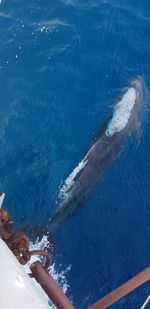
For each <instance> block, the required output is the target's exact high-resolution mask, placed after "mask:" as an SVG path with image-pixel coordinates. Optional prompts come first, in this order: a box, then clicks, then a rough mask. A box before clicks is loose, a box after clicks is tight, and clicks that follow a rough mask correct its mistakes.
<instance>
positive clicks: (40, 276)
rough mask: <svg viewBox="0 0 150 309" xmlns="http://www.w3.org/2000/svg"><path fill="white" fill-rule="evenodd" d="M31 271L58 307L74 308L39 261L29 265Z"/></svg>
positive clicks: (59, 308)
mask: <svg viewBox="0 0 150 309" xmlns="http://www.w3.org/2000/svg"><path fill="white" fill-rule="evenodd" d="M31 271H32V274H33V276H34V278H35V279H36V280H37V282H38V283H39V284H40V285H41V287H42V288H43V290H44V291H45V293H46V294H47V295H48V297H49V298H50V299H51V301H52V302H53V304H54V305H55V306H56V307H57V308H58V309H75V308H74V306H73V305H72V303H71V302H70V300H69V299H68V298H67V296H66V295H65V294H64V293H63V291H62V290H61V288H60V287H59V285H58V284H57V283H56V282H55V280H54V279H53V278H52V276H51V275H50V274H49V273H48V271H47V270H46V269H45V268H44V267H43V265H42V264H41V263H40V262H39V261H37V262H35V263H33V264H32V265H31Z"/></svg>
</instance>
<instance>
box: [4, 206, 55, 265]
mask: <svg viewBox="0 0 150 309" xmlns="http://www.w3.org/2000/svg"><path fill="white" fill-rule="evenodd" d="M0 236H1V237H2V239H3V240H4V241H5V243H6V244H7V246H8V247H9V249H10V250H11V251H12V252H13V254H14V255H15V256H16V258H17V260H18V261H19V262H20V264H22V265H25V264H26V263H27V262H29V261H30V259H31V256H33V255H42V256H44V257H45V258H46V261H45V264H44V268H45V269H47V268H48V267H49V265H50V262H51V257H50V256H49V254H48V252H46V251H44V250H34V251H29V244H30V239H29V238H28V237H27V236H26V235H25V234H24V233H22V232H20V231H16V230H15V228H14V224H13V221H12V220H11V217H10V215H9V213H8V211H7V210H6V209H5V208H1V209H0Z"/></svg>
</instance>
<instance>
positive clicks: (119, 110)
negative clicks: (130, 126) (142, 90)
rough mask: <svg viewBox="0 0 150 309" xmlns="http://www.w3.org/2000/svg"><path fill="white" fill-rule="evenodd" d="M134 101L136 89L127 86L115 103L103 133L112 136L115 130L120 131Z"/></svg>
mask: <svg viewBox="0 0 150 309" xmlns="http://www.w3.org/2000/svg"><path fill="white" fill-rule="evenodd" d="M135 101H136V91H135V89H134V88H133V87H131V88H129V89H128V90H127V92H126V93H125V94H124V95H123V97H122V98H121V100H120V101H119V102H118V103H117V104H116V105H115V108H114V112H113V118H112V119H111V120H110V122H109V123H108V126H107V129H106V132H105V134H106V135H107V136H112V135H113V134H114V133H116V132H120V131H122V130H123V129H124V128H125V126H126V124H127V123H128V120H129V118H130V115H131V111H132V109H133V107H134V104H135Z"/></svg>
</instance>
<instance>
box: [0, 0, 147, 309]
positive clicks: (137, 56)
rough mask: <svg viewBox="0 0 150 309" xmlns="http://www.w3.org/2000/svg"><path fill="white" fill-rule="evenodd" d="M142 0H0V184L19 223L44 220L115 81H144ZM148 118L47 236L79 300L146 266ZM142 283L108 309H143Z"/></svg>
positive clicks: (79, 303)
mask: <svg viewBox="0 0 150 309" xmlns="http://www.w3.org/2000/svg"><path fill="white" fill-rule="evenodd" d="M149 11H150V3H149V1H148V0H147V1H146V0H137V1H135V0H130V1H129V0H126V1H125V0H122V1H119V0H110V1H108V0H99V1H98V0H86V1H83V0H55V1H53V0H49V1H48V0H43V1H39V0H37V1H35V0H30V1H29V0H26V1H22V0H13V1H10V0H2V1H1V4H0V29H1V34H0V46H1V48H0V110H1V112H0V190H1V191H4V192H6V197H7V198H6V201H5V207H7V208H8V209H9V211H10V213H11V214H12V216H13V218H14V220H15V222H16V223H17V225H18V226H21V225H22V224H24V223H25V222H27V221H28V220H30V221H32V222H34V223H43V222H45V221H47V220H48V218H49V216H50V214H51V213H52V212H53V211H54V210H55V208H56V200H57V194H58V188H59V186H60V184H61V183H62V182H63V181H64V180H65V178H66V177H67V176H68V175H69V173H70V172H71V171H72V170H73V168H74V167H75V166H76V165H77V164H78V162H79V161H80V160H81V159H82V157H83V155H84V153H85V151H86V150H87V147H88V145H89V143H90V141H91V140H92V138H93V136H94V134H95V132H96V131H97V129H98V128H99V126H100V124H101V123H102V121H103V120H104V118H105V116H106V115H107V113H108V111H109V109H110V106H111V104H112V103H113V102H114V101H115V100H116V98H117V97H118V96H119V94H120V92H121V90H122V88H123V87H125V86H127V85H128V84H129V82H130V80H131V79H132V78H134V77H136V76H137V75H142V76H143V77H144V79H145V82H146V85H147V88H148V89H150V76H149V73H150V62H149V58H150V17H149ZM149 119H150V114H149V102H147V103H146V108H145V111H144V114H143V116H142V121H141V130H142V132H141V139H140V143H138V142H137V140H136V138H135V137H134V136H133V137H132V138H130V139H129V141H128V143H127V144H126V145H125V147H124V149H123V151H122V153H121V154H120V157H119V158H118V160H117V162H116V163H115V165H114V166H113V167H112V168H111V169H110V170H109V172H108V173H107V176H106V177H105V178H104V181H103V182H102V183H101V184H100V186H99V187H98V188H97V190H96V192H95V194H93V196H91V198H90V199H89V200H88V202H87V203H86V205H85V206H84V207H83V208H82V209H80V210H79V211H78V213H76V215H75V216H74V217H72V218H71V219H70V220H69V221H68V222H66V223H65V224H64V225H63V226H62V227H61V229H59V230H58V231H57V233H56V235H55V244H56V256H55V257H54V259H55V263H56V265H57V269H58V271H59V269H60V267H61V269H62V268H64V269H65V268H66V266H68V265H71V271H70V272H69V273H68V274H67V281H68V284H69V285H70V289H69V296H70V297H71V298H72V299H73V301H74V303H75V305H76V307H77V308H86V306H87V305H89V304H91V303H93V302H95V301H96V300H97V299H99V298H100V297H102V296H103V295H105V294H106V293H108V292H109V291H110V290H112V289H113V288H115V287H116V286H118V285H119V284H121V283H123V282H124V281H126V280H128V279H129V278H130V277H132V276H134V275H135V274H136V273H138V272H139V271H141V270H142V269H143V268H145V267H146V266H148V265H149V256H150V243H149V235H150V224H149V222H150V211H149V200H150V190H149V183H150V156H149V147H150V121H149ZM148 293H149V286H148V284H146V285H144V286H143V287H142V288H140V289H138V290H137V291H136V292H134V293H132V294H131V295H129V296H127V297H125V298H124V299H123V300H122V301H121V302H119V303H117V304H116V305H114V306H112V308H131V309H132V308H140V306H141V305H142V303H143V302H144V300H145V298H146V297H147V296H148Z"/></svg>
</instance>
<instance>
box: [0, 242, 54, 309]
mask: <svg viewBox="0 0 150 309" xmlns="http://www.w3.org/2000/svg"><path fill="white" fill-rule="evenodd" d="M9 308H10V309H49V308H50V307H49V305H48V304H47V302H46V300H45V299H44V297H43V295H42V292H41V291H40V290H39V289H38V288H37V287H36V285H35V284H34V282H33V281H32V280H31V279H30V278H29V276H28V275H27V274H26V272H25V270H24V269H23V267H22V266H21V265H20V264H19V262H18V261H17V259H16V258H15V256H14V255H13V253H12V252H11V251H10V250H9V248H8V247H7V246H6V244H5V243H4V242H3V240H2V239H0V309H9Z"/></svg>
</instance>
